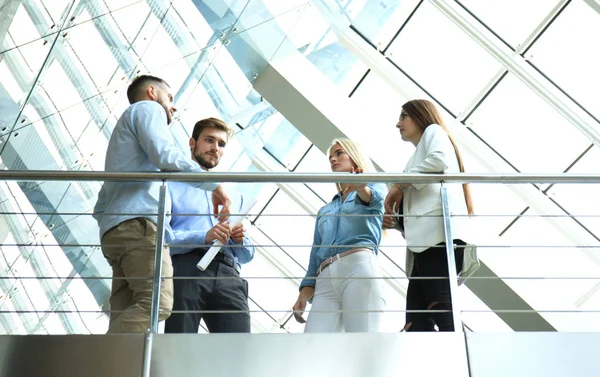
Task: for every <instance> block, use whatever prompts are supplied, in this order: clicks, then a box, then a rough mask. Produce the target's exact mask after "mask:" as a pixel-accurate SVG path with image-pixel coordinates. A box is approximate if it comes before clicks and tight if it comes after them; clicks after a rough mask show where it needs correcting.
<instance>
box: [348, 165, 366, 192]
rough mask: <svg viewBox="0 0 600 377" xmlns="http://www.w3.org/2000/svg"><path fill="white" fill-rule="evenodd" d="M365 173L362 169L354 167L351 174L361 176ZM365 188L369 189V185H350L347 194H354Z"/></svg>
mask: <svg viewBox="0 0 600 377" xmlns="http://www.w3.org/2000/svg"><path fill="white" fill-rule="evenodd" d="M362 172H363V170H362V169H361V168H356V169H354V167H351V168H350V173H351V174H361V173H362ZM365 187H367V183H366V182H365V183H349V184H348V186H347V188H346V191H347V192H352V191H360V190H364V189H365Z"/></svg>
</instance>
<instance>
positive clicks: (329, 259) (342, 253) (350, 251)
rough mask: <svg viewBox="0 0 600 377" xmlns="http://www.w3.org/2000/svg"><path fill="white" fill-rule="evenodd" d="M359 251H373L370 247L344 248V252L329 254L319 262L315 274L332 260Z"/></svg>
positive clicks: (319, 272) (321, 270)
mask: <svg viewBox="0 0 600 377" xmlns="http://www.w3.org/2000/svg"><path fill="white" fill-rule="evenodd" d="M359 251H370V252H371V253H372V252H373V250H371V249H367V248H364V247H363V248H358V249H350V250H346V251H344V252H341V253H339V254H337V255H334V256H331V257H329V258H327V259H325V260H324V261H323V263H321V265H320V266H319V269H318V270H317V276H319V275H320V274H321V272H323V270H324V269H325V268H326V267H327V266H329V265H330V264H332V263H333V262H335V261H336V260H340V259H342V258H344V257H347V256H348V255H350V254H354V253H358V252H359Z"/></svg>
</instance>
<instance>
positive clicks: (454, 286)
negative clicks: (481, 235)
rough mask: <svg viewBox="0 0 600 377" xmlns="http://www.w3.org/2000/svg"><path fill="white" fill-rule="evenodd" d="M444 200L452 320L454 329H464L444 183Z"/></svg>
mask: <svg viewBox="0 0 600 377" xmlns="http://www.w3.org/2000/svg"><path fill="white" fill-rule="evenodd" d="M440 196H441V200H442V214H443V219H444V234H445V236H446V255H447V256H448V278H449V282H450V302H451V303H452V320H453V322H454V331H463V327H462V321H461V318H460V309H459V307H458V303H457V301H458V300H457V297H458V276H457V272H456V261H455V259H456V258H455V257H454V239H453V238H452V226H451V223H450V208H449V206H448V191H447V189H446V187H444V184H443V183H442V187H441V189H440Z"/></svg>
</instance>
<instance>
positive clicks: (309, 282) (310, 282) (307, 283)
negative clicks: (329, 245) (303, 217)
mask: <svg viewBox="0 0 600 377" xmlns="http://www.w3.org/2000/svg"><path fill="white" fill-rule="evenodd" d="M318 221H319V218H318V217H317V222H318ZM321 242H322V241H321V234H319V227H318V226H317V224H315V235H314V237H313V246H312V249H311V250H310V260H309V262H308V269H307V270H306V276H305V277H304V279H302V282H301V283H300V290H302V288H304V287H314V286H316V285H317V279H316V276H317V270H318V269H319V261H318V257H317V251H319V246H320V245H321Z"/></svg>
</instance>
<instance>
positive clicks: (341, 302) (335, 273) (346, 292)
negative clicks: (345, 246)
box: [304, 249, 385, 333]
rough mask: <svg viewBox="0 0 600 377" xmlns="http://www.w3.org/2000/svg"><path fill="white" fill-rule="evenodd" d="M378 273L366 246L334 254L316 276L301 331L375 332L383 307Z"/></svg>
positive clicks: (372, 256) (382, 292)
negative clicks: (348, 253) (344, 254)
mask: <svg viewBox="0 0 600 377" xmlns="http://www.w3.org/2000/svg"><path fill="white" fill-rule="evenodd" d="M381 276H382V274H381V269H380V268H379V265H378V264H377V256H376V255H375V254H374V253H373V252H372V251H370V250H366V249H365V251H359V252H356V253H353V254H350V255H348V256H346V257H343V258H341V259H337V260H336V257H334V262H333V263H332V264H330V265H329V266H328V267H327V268H325V269H324V270H323V271H322V272H321V273H320V274H319V276H318V278H317V285H316V287H315V296H314V298H313V303H312V307H311V309H310V313H309V315H308V319H307V321H306V327H305V328H304V332H311V333H315V332H378V331H379V330H380V328H379V327H380V322H381V315H382V314H383V310H384V309H385V298H384V285H383V280H382V279H377V278H381ZM369 278H376V279H369Z"/></svg>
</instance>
